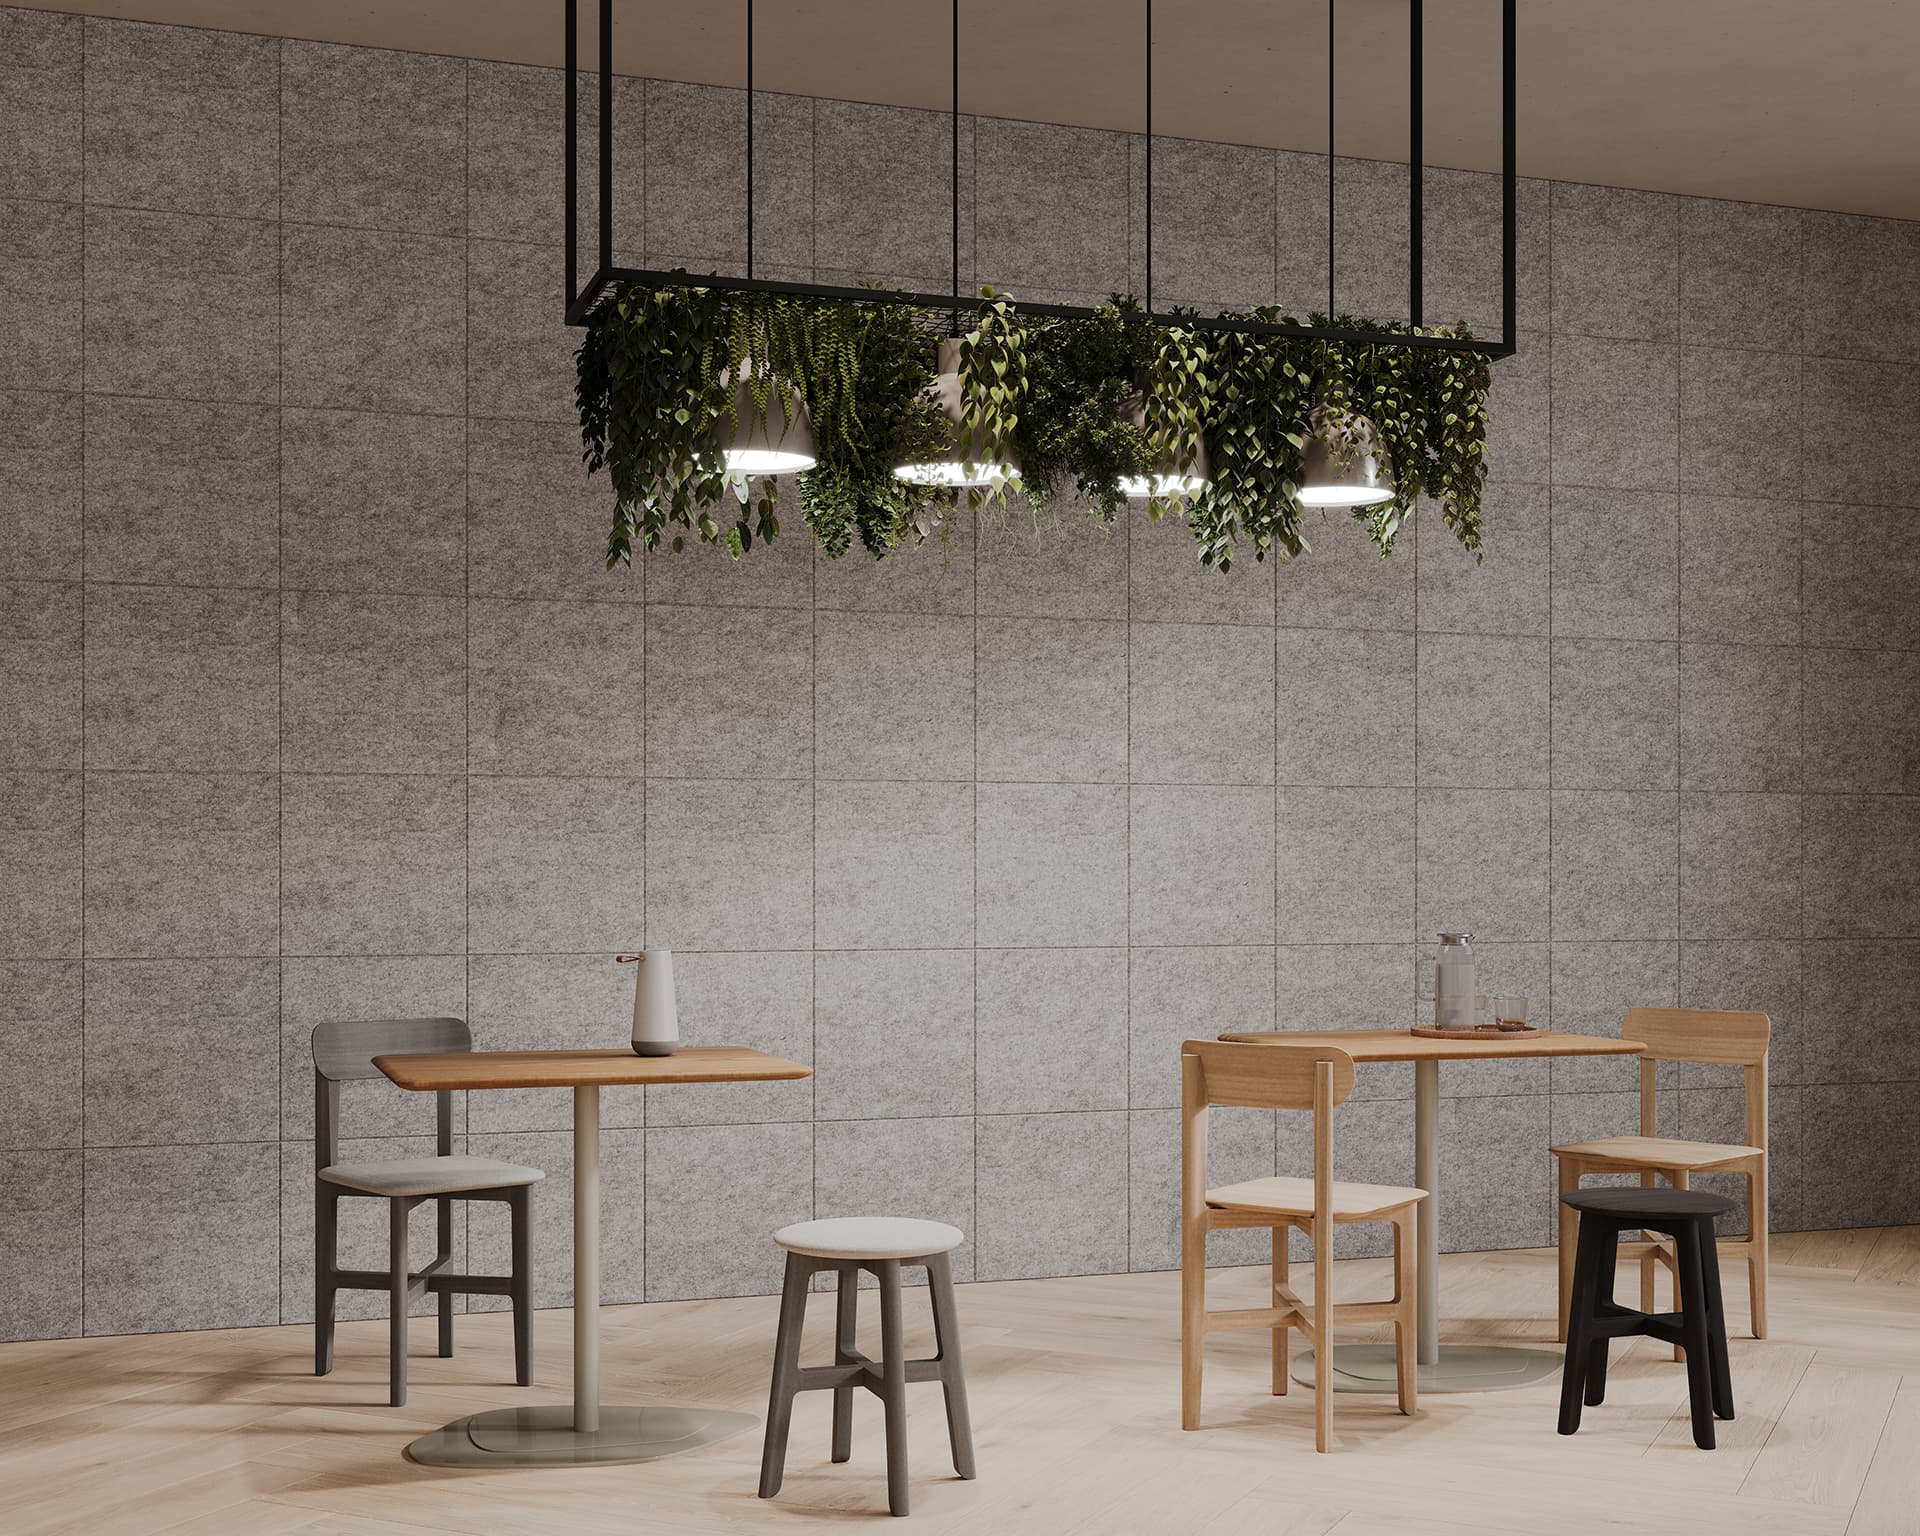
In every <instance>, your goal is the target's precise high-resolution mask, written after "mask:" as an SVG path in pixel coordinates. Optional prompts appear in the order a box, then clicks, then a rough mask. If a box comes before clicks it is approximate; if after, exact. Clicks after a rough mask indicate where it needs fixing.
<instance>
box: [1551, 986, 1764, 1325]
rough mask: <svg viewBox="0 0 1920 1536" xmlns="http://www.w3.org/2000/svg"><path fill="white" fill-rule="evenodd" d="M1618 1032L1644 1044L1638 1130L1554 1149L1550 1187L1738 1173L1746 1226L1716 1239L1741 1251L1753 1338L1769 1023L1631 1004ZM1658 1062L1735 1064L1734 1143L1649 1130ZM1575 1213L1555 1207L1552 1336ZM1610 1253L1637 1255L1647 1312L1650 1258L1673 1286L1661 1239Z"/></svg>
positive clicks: (1565, 1286) (1568, 1282)
mask: <svg viewBox="0 0 1920 1536" xmlns="http://www.w3.org/2000/svg"><path fill="white" fill-rule="evenodd" d="M1620 1033H1621V1035H1622V1036H1623V1037H1624V1038H1626V1039H1628V1040H1638V1041H1639V1042H1640V1043H1641V1044H1642V1045H1644V1046H1645V1047H1646V1050H1645V1051H1644V1052H1643V1053H1642V1055H1641V1057H1640V1134H1639V1135H1638V1136H1602V1137H1599V1138H1597V1139H1596V1140H1593V1141H1577V1142H1572V1143H1570V1144H1568V1145H1566V1146H1559V1147H1554V1148H1553V1149H1552V1151H1553V1155H1554V1156H1555V1157H1556V1158H1557V1159H1559V1164H1560V1192H1561V1193H1562V1194H1566V1193H1568V1192H1570V1191H1573V1190H1577V1189H1578V1188H1579V1187H1580V1181H1581V1179H1582V1178H1584V1177H1585V1176H1586V1175H1587V1174H1590V1173H1637V1174H1639V1175H1640V1182H1641V1184H1642V1185H1644V1186H1646V1187H1648V1188H1652V1187H1653V1186H1654V1185H1656V1184H1658V1183H1659V1181H1660V1179H1661V1178H1662V1177H1664V1178H1665V1179H1666V1181H1667V1182H1668V1183H1669V1184H1671V1185H1672V1186H1673V1187H1674V1188H1675V1189H1685V1188H1687V1185H1688V1181H1689V1180H1690V1179H1691V1177H1692V1176H1693V1175H1694V1174H1696V1173H1738V1174H1744V1175H1746V1180H1747V1233H1746V1236H1745V1237H1723V1238H1721V1239H1720V1240H1719V1252H1720V1256H1721V1257H1722V1258H1732V1259H1744V1260H1746V1264H1747V1291H1748V1295H1749V1297H1750V1299H1751V1303H1752V1308H1751V1310H1752V1318H1753V1336H1754V1337H1755V1338H1756V1339H1764V1338H1765V1337H1766V1336H1767V1044H1768V1040H1769V1038H1770V1037H1771V1035H1772V1024H1771V1023H1770V1021H1769V1020H1768V1018H1767V1016H1766V1015H1765V1014H1764V1013H1735V1012H1728V1011H1725V1010H1721V1009H1716V1008H1634V1009H1631V1010H1630V1011H1629V1012H1628V1014H1627V1016H1626V1018H1625V1020H1624V1021H1623V1022H1622V1024H1621V1026H1620ZM1663 1061H1697V1062H1711V1063H1718V1064H1721V1065H1725V1066H1737V1067H1742V1068H1744V1069H1745V1079H1746V1133H1747V1140H1746V1144H1744V1145H1734V1144H1731V1143H1726V1142H1712V1141H1682V1140H1678V1139H1675V1138H1673V1137H1670V1136H1658V1135H1655V1134H1654V1128H1655V1125H1656V1124H1657V1121H1656V1119H1655V1088H1656V1083H1657V1079H1658V1076H1659V1070H1660V1066H1659V1064H1660V1063H1661V1062H1663ZM1577 1229H1578V1217H1577V1216H1576V1214H1575V1213H1574V1212H1573V1210H1571V1209H1570V1208H1569V1207H1568V1206H1567V1205H1566V1204H1564V1203H1562V1204H1561V1206H1560V1337H1561V1338H1562V1339H1564V1338H1566V1336H1567V1314H1568V1308H1569V1306H1570V1304H1571V1299H1572V1295H1573V1269H1574V1254H1575V1251H1576V1246H1577ZM1620 1257H1622V1258H1637V1259H1639V1261H1640V1310H1641V1311H1643V1312H1651V1311H1652V1310H1653V1292H1654V1273H1655V1265H1656V1264H1658V1265H1664V1266H1665V1267H1666V1269H1667V1272H1668V1273H1669V1274H1670V1275H1671V1276H1672V1277H1673V1285H1674V1288H1675V1295H1676V1296H1677V1295H1678V1294H1679V1290H1678V1288H1679V1284H1680V1276H1679V1261H1678V1259H1677V1258H1676V1256H1675V1253H1674V1245H1673V1243H1672V1241H1671V1240H1670V1239H1668V1238H1661V1237H1645V1236H1643V1237H1642V1238H1641V1239H1640V1240H1639V1241H1637V1242H1630V1243H1622V1244H1621V1245H1620Z"/></svg>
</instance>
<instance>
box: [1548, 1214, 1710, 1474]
mask: <svg viewBox="0 0 1920 1536" xmlns="http://www.w3.org/2000/svg"><path fill="white" fill-rule="evenodd" d="M1560 1203H1561V1204H1562V1205H1565V1206H1567V1207H1569V1208H1570V1209H1572V1210H1575V1211H1577V1212H1579V1214H1580V1239H1579V1249H1578V1252H1577V1253H1576V1254H1575V1256H1574V1264H1573V1305H1572V1309H1571V1312H1570V1313H1569V1315H1568V1318H1567V1364H1566V1369H1565V1370H1564V1371H1563V1372H1562V1374H1561V1378H1560V1433H1561V1434H1563V1435H1570V1434H1572V1433H1573V1432H1574V1431H1575V1430H1577V1429H1578V1428H1579V1427H1580V1404H1581V1400H1582V1398H1583V1397H1584V1399H1585V1401H1586V1402H1587V1403H1589V1404H1598V1403H1600V1402H1602V1401H1603V1400H1604V1399H1605V1398H1606V1395H1607V1341H1608V1340H1609V1339H1620V1338H1628V1337H1631V1336H1633V1335H1635V1334H1642V1333H1644V1334H1647V1335H1649V1336H1650V1337H1652V1338H1656V1339H1663V1340H1665V1341H1666V1342H1667V1343H1669V1344H1672V1345H1676V1346H1678V1347H1679V1348H1682V1349H1684V1350H1685V1351H1686V1355H1687V1398H1688V1401H1689V1402H1690V1403H1691V1405H1692V1409H1693V1443H1694V1444H1695V1445H1697V1446H1699V1447H1700V1449H1701V1450H1703V1451H1710V1450H1712V1449H1713V1420H1714V1417H1715V1415H1718V1416H1719V1417H1720V1418H1723V1419H1731V1418H1732V1417H1733V1377H1732V1375H1731V1373H1730V1372H1729V1371H1728V1368H1727V1322H1726V1317H1725V1315H1724V1313H1723V1312H1722V1310H1721V1305H1720V1253H1719V1248H1718V1246H1717V1244H1716V1242H1715V1240H1714V1235H1713V1218H1714V1217H1716V1216H1724V1215H1725V1214H1726V1213H1727V1212H1728V1211H1730V1210H1732V1209H1733V1202H1732V1201H1731V1200H1726V1199H1722V1198H1721V1197H1720V1196H1719V1195H1709V1194H1703V1193H1701V1192H1700V1191H1698V1190H1688V1189H1583V1190H1578V1191H1575V1192H1574V1193H1572V1194H1565V1195H1562V1196H1561V1197H1560ZM1629 1231H1647V1232H1660V1233H1664V1234H1666V1235H1667V1236H1670V1237H1671V1238H1672V1239H1673V1250H1674V1258H1675V1261H1676V1264H1677V1266H1678V1270H1679V1286H1678V1289H1679V1292H1680V1310H1679V1311H1678V1312H1655V1313H1648V1312H1636V1311H1634V1310H1633V1309H1632V1308H1631V1307H1623V1306H1620V1305H1619V1304H1618V1303H1616V1302H1615V1301H1614V1299H1613V1271H1614V1263H1615V1259H1616V1253H1615V1249H1616V1247H1617V1245H1618V1242H1619V1238H1620V1234H1621V1233H1622V1232H1629Z"/></svg>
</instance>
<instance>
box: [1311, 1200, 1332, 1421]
mask: <svg viewBox="0 0 1920 1536" xmlns="http://www.w3.org/2000/svg"><path fill="white" fill-rule="evenodd" d="M1313 1323H1314V1331H1315V1338H1314V1348H1313V1448H1314V1449H1315V1450H1316V1451H1319V1452H1322V1453H1323V1454H1324V1453H1325V1452H1328V1451H1331V1450H1332V1449H1333V1215H1332V1213H1331V1212H1329V1211H1321V1212H1319V1213H1318V1214H1317V1215H1316V1216H1315V1217H1314V1222H1313Z"/></svg>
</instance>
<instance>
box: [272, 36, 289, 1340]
mask: <svg viewBox="0 0 1920 1536" xmlns="http://www.w3.org/2000/svg"><path fill="white" fill-rule="evenodd" d="M273 62H274V72H273V73H274V92H273V95H274V112H273V170H274V176H273V196H274V210H275V213H276V214H277V215H278V218H277V219H276V222H275V225H274V237H273V240H274V284H273V297H274V365H275V366H274V417H273V427H274V432H273V461H274V464H273V467H274V474H273V486H274V508H273V534H274V541H273V581H274V587H275V589H276V590H275V595H274V621H275V622H274V640H275V642H276V643H275V645H274V700H273V704H274V722H273V723H274V730H273V746H274V764H273V765H274V773H275V776H276V782H275V784H274V805H275V810H276V813H277V820H276V823H275V827H274V845H275V856H276V859H277V869H276V876H275V878H276V883H277V889H276V890H275V892H274V901H275V906H276V916H277V918H278V920H279V921H278V927H277V930H276V931H277V933H278V935H279V943H278V945H277V946H276V949H277V950H279V951H284V950H285V949H286V911H287V786H286V776H285V769H286V757H287V731H286V725H287V600H286V595H285V593H284V592H283V591H281V590H279V589H280V584H281V582H282V581H283V580H284V579H285V575H286V569H287V436H286V430H285V426H286V417H285V411H284V405H285V401H286V397H287V236H286V225H285V223H284V222H283V221H284V219H285V216H286V205H287V174H286V123H287V101H286V96H287V75H286V42H285V40H284V39H282V40H280V41H279V42H278V43H276V44H275V46H274V50H273ZM275 971H276V973H277V975H276V978H275V979H276V981H277V982H278V986H277V987H276V988H275V992H276V995H277V996H278V998H279V1002H280V1015H279V1017H278V1019H276V1021H275V1022H276V1024H277V1025H278V1027H279V1029H280V1032H281V1034H282V1035H284V1034H285V1032H286V1007H287V1001H286V998H287V994H286V985H287V984H286V962H285V961H284V959H281V960H277V961H276V963H275ZM286 1054H287V1053H286V1052H285V1050H280V1051H277V1052H276V1053H275V1066H276V1068H277V1071H276V1072H275V1074H274V1088H275V1098H274V1104H275V1108H276V1109H277V1111H278V1113H279V1116H280V1134H281V1139H282V1140H283V1141H284V1140H285V1138H286V1130H287V1125H286V1113H287V1109H286V1106H287V1082H286V1076H287V1061H286ZM285 1155H286V1154H285V1152H284V1151H283V1152H282V1153H281V1154H280V1156H281V1157H282V1158H284V1157H285ZM279 1171H280V1170H279V1169H278V1168H277V1167H276V1169H275V1172H276V1173H278V1172H279ZM281 1188H282V1190H283V1191H284V1188H285V1181H284V1179H282V1181H281ZM275 1206H276V1214H277V1215H278V1217H279V1221H278V1223H277V1225H276V1229H275V1230H276V1235H277V1237H278V1240H279V1248H278V1252H277V1253H276V1255H275V1260H274V1272H275V1274H274V1277H275V1280H276V1282H277V1284H276V1298H277V1300H278V1302H279V1308H278V1315H279V1318H280V1320H281V1321H282V1322H285V1321H286V1320H287V1299H286V1295H287V1287H286V1257H287V1202H286V1198H285V1195H284V1193H283V1194H282V1196H281V1198H280V1199H279V1200H277V1201H276V1202H275Z"/></svg>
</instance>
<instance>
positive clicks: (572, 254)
mask: <svg viewBox="0 0 1920 1536" xmlns="http://www.w3.org/2000/svg"><path fill="white" fill-rule="evenodd" d="M560 3H561V4H562V5H564V6H566V8H567V85H566V94H567V176H566V182H567V229H566V243H567V309H568V312H569V313H571V312H572V309H573V306H574V304H575V303H577V302H578V300H579V298H580V235H579V231H578V230H576V229H575V228H574V225H575V223H576V221H577V220H578V218H579V213H580V89H579V83H578V81H577V80H576V79H575V76H576V75H577V74H578V72H579V69H580V0H560Z"/></svg>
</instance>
